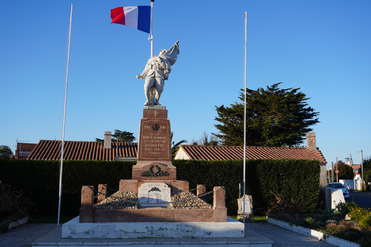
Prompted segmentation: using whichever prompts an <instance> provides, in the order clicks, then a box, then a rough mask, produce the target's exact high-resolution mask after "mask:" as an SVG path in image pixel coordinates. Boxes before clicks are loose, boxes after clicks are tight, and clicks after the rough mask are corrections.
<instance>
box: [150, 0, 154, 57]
mask: <svg viewBox="0 0 371 247" xmlns="http://www.w3.org/2000/svg"><path fill="white" fill-rule="evenodd" d="M154 2H155V0H151V35H150V36H149V38H148V39H149V40H150V41H151V57H153V3H154Z"/></svg>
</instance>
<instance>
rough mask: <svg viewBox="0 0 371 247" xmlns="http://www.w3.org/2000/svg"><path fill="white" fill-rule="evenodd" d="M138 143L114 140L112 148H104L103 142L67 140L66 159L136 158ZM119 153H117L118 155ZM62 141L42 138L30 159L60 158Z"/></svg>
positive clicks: (65, 144)
mask: <svg viewBox="0 0 371 247" xmlns="http://www.w3.org/2000/svg"><path fill="white" fill-rule="evenodd" d="M137 147H138V145H137V143H132V142H118V143H117V142H112V144H111V148H104V147H103V142H92V141H90V142H89V141H65V142H64V154H63V159H64V160H107V161H112V160H136V158H137ZM116 153H117V155H116ZM60 154H61V141H51V140H40V141H39V143H38V144H37V145H36V147H35V148H34V149H33V151H32V152H31V154H30V155H29V156H28V159H29V160H60V158H61V155H60Z"/></svg>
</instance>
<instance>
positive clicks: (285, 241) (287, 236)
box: [246, 223, 333, 247]
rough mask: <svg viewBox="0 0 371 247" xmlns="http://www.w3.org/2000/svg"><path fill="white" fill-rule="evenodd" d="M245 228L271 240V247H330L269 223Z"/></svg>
mask: <svg viewBox="0 0 371 247" xmlns="http://www.w3.org/2000/svg"><path fill="white" fill-rule="evenodd" d="M246 227H247V228H248V229H250V230H253V231H255V232H257V233H259V234H261V235H263V236H265V237H267V238H269V239H271V240H273V242H274V243H273V247H283V246H300V247H301V246H302V247H326V246H328V247H330V246H333V245H331V244H328V243H325V242H322V241H319V240H316V239H313V238H311V237H307V236H304V235H301V234H299V233H296V232H292V231H289V230H286V229H283V228H280V227H277V226H274V225H271V224H269V223H248V224H246Z"/></svg>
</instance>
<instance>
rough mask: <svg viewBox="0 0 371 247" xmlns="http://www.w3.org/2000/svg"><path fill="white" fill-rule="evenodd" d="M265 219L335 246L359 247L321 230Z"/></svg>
mask: <svg viewBox="0 0 371 247" xmlns="http://www.w3.org/2000/svg"><path fill="white" fill-rule="evenodd" d="M267 221H268V223H269V224H272V225H275V226H279V227H281V228H285V229H287V230H290V231H293V232H297V233H299V234H302V235H305V236H308V237H311V238H314V239H317V240H321V241H323V242H326V243H329V244H333V245H335V246H341V247H360V245H359V244H357V243H354V242H350V241H348V240H345V239H341V238H338V237H334V236H331V235H325V234H323V233H322V232H320V231H316V230H313V229H309V228H305V227H302V226H295V225H293V224H290V223H287V222H285V221H281V220H276V219H273V218H267Z"/></svg>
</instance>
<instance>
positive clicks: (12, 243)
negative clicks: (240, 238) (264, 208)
mask: <svg viewBox="0 0 371 247" xmlns="http://www.w3.org/2000/svg"><path fill="white" fill-rule="evenodd" d="M247 228H248V229H249V230H253V231H255V232H256V233H258V234H260V235H262V236H264V237H267V238H269V239H271V240H273V241H274V244H273V246H274V247H281V246H290V247H291V246H300V247H301V246H303V247H317V246H318V247H320V246H321V247H325V246H329V247H330V246H333V245H330V244H327V243H324V242H321V241H317V240H315V239H312V238H309V237H306V236H303V235H300V234H298V233H294V232H291V231H288V230H285V229H282V228H279V227H276V226H273V225H271V224H268V223H253V224H247ZM55 229H57V226H56V224H34V223H28V224H26V225H23V226H20V227H18V228H16V229H13V230H11V231H9V232H5V233H0V246H1V247H21V246H22V247H24V246H28V247H29V246H31V244H32V243H33V242H35V241H36V240H37V239H39V238H41V237H43V236H45V235H46V234H47V233H50V232H51V231H53V230H55Z"/></svg>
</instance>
